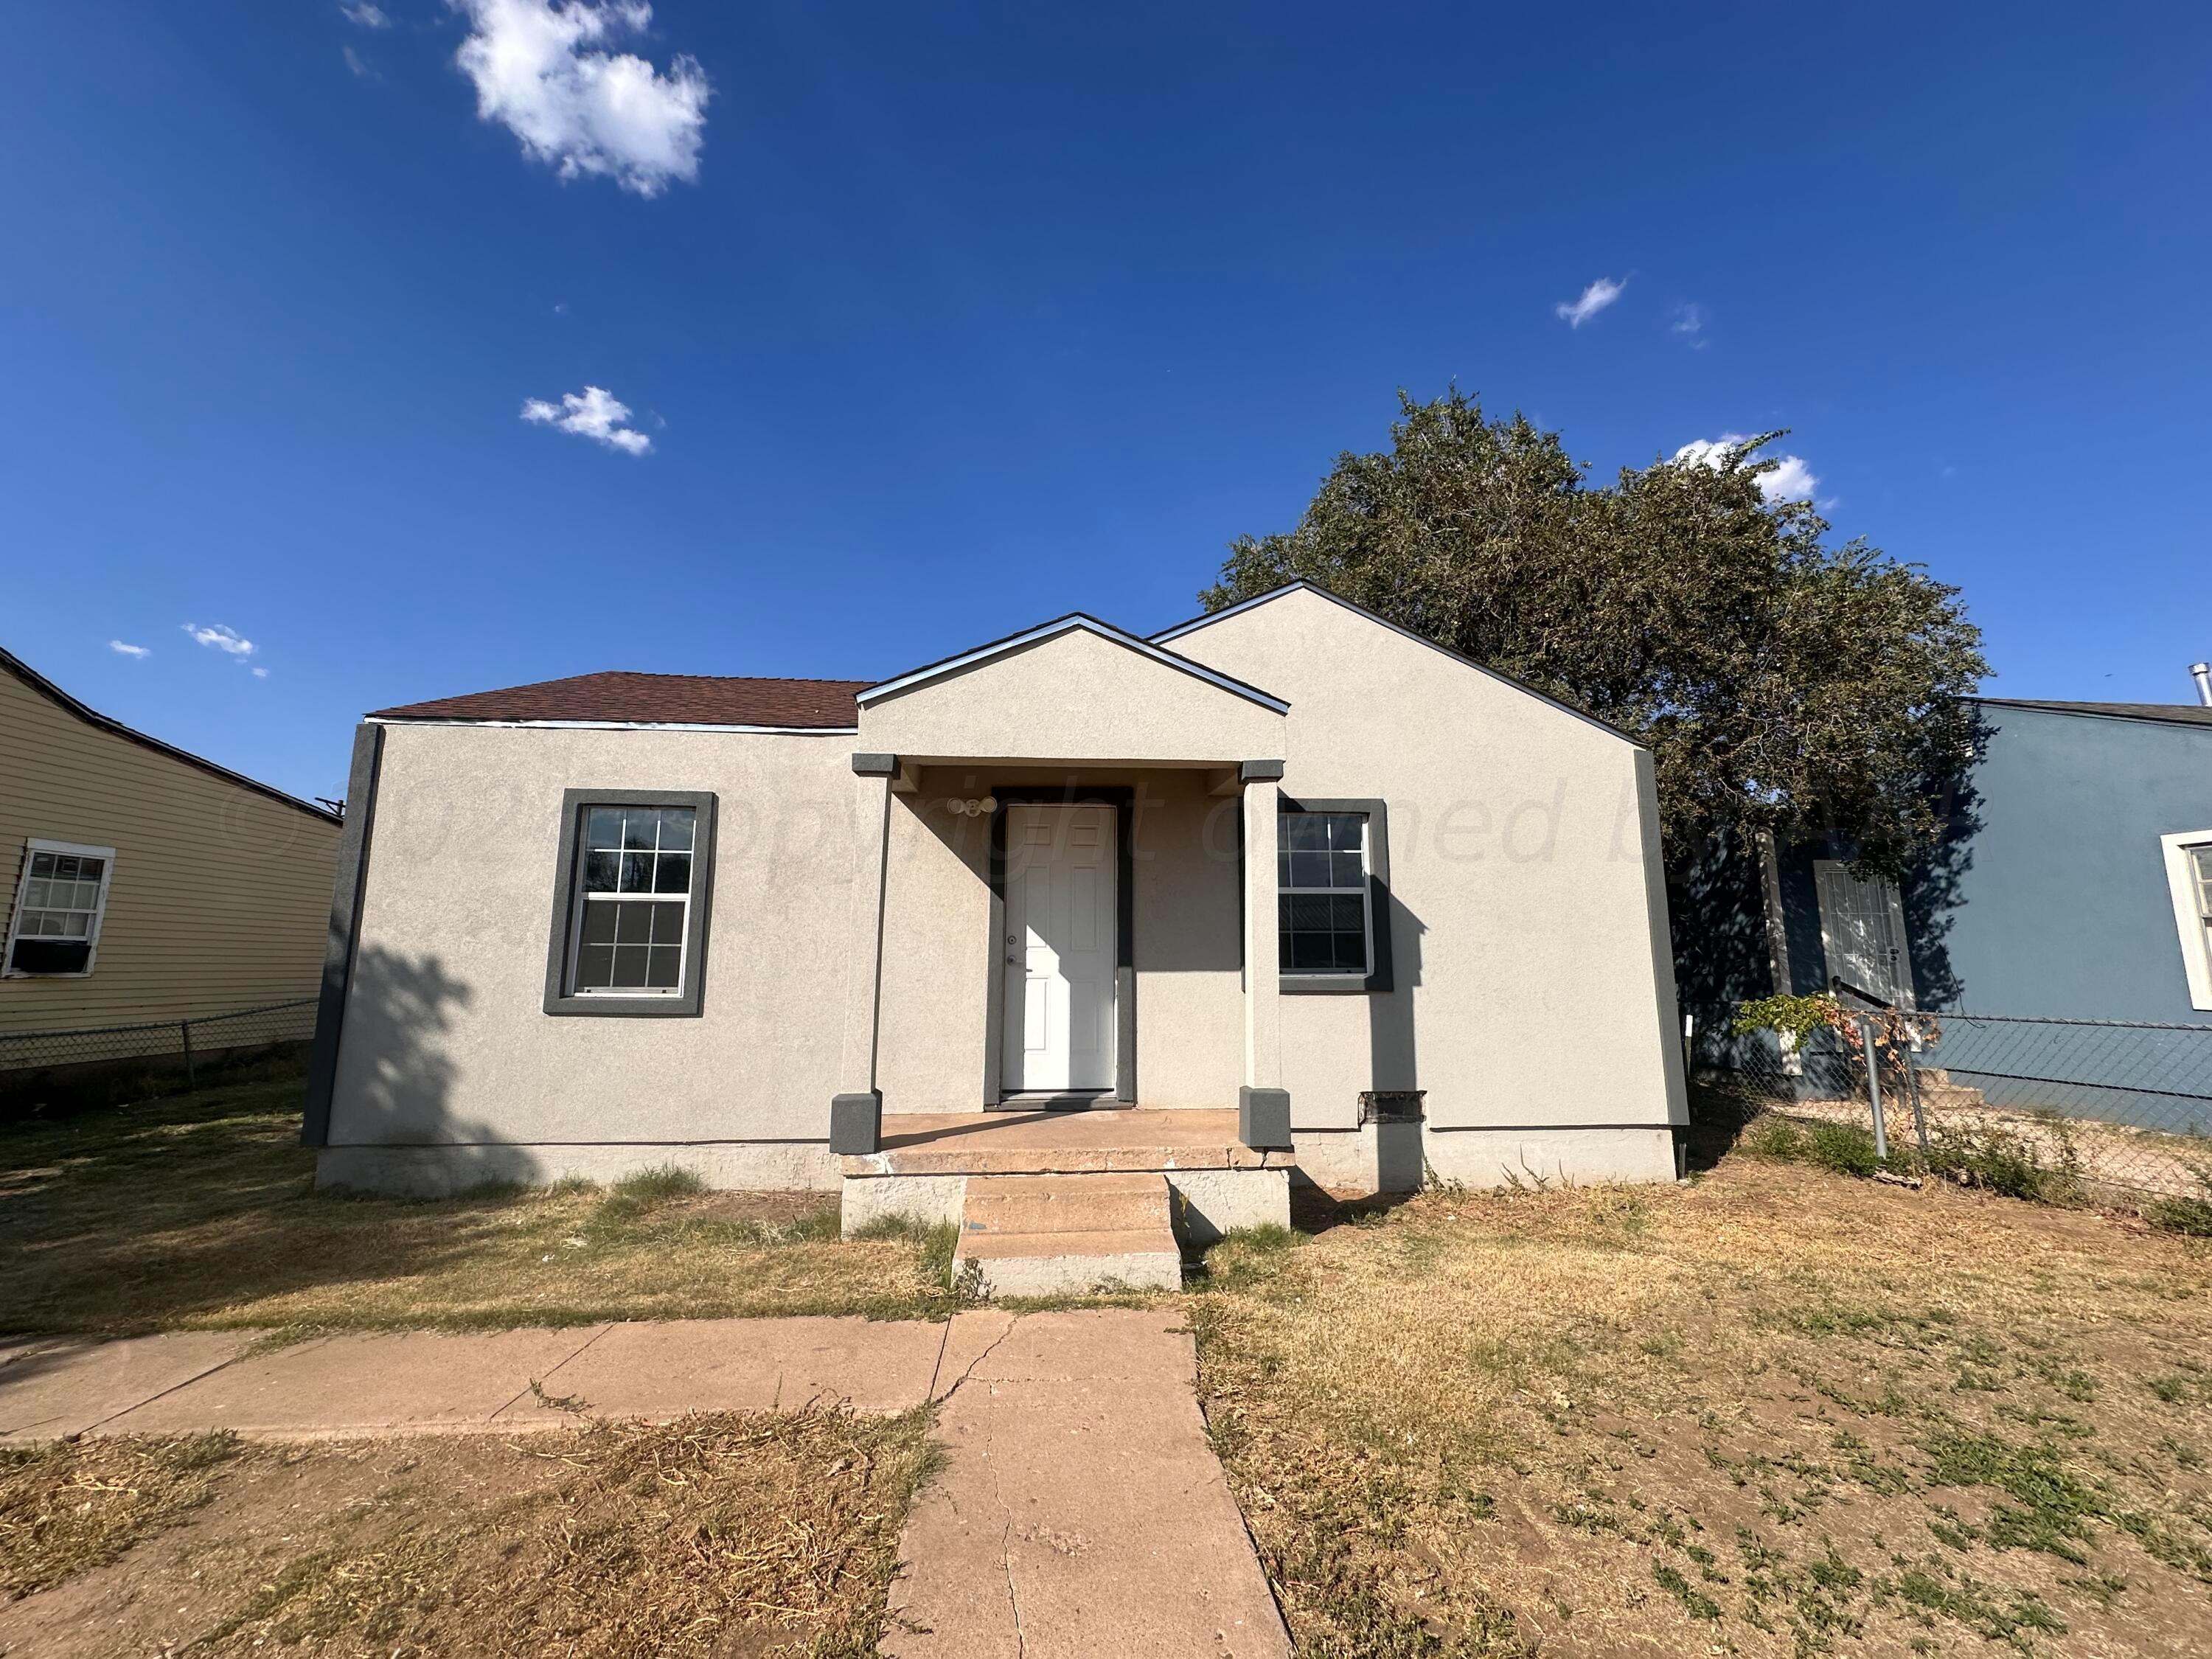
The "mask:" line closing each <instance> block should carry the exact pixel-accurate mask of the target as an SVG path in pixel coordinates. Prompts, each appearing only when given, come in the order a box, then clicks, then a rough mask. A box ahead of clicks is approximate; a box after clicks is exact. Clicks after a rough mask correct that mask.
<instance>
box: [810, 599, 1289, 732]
mask: <svg viewBox="0 0 2212 1659" xmlns="http://www.w3.org/2000/svg"><path fill="white" fill-rule="evenodd" d="M1077 631H1081V632H1084V633H1088V634H1093V635H1097V637H1098V638H1100V639H1102V640H1105V641H1108V642H1109V643H1110V644H1114V645H1118V646H1121V647H1123V648H1125V649H1127V650H1130V651H1133V652H1135V653H1137V654H1138V655H1139V656H1140V657H1146V658H1148V659H1151V660H1152V661H1153V662H1157V663H1158V664H1160V665H1162V666H1163V667H1166V668H1172V669H1174V670H1175V671H1176V672H1178V673H1182V674H1188V675H1189V676H1191V677H1192V678H1194V679H1200V680H1203V681H1205V682H1206V684H1209V685H1211V686H1212V687H1214V688H1215V689H1216V690H1222V691H1226V692H1228V693H1229V694H1230V695H1231V696H1238V697H1243V698H1245V699H1246V700H1248V701H1249V702H1256V703H1258V704H1259V705H1260V706H1261V708H1266V709H1267V710H1269V711H1270V712H1271V713H1273V714H1288V713H1290V710H1291V706H1290V704H1288V703H1287V702H1284V701H1283V700H1282V699H1281V698H1280V697H1278V696H1273V695H1272V694H1271V693H1269V692H1266V691H1262V690H1261V689H1260V688H1259V687H1258V686H1256V685H1252V684H1248V683H1246V682H1245V681H1243V680H1240V679H1236V678H1231V676H1229V675H1227V674H1225V673H1223V672H1221V671H1220V670H1218V669H1215V668H1208V667H1207V666H1206V665H1205V664H1204V663H1202V662H1194V661H1193V660H1192V659H1190V658H1188V657H1186V656H1182V655H1181V654H1180V653H1176V652H1173V651H1169V650H1166V649H1164V648H1163V647H1160V646H1158V645H1157V644H1155V643H1154V642H1153V641H1151V640H1147V639H1143V638H1140V637H1139V635H1134V634H1129V633H1125V632H1123V631H1122V630H1121V629H1118V628H1116V627H1115V626H1114V624H1113V623H1107V622H1101V621H1099V620H1098V618H1097V617H1093V616H1089V615H1086V614H1085V613H1084V612H1083V611H1069V612H1068V613H1067V615H1066V616H1065V617H1054V619H1053V620H1052V621H1050V622H1048V623H1038V624H1037V625H1036V627H1035V628H1028V629H1023V630H1022V631H1021V632H1020V633H1018V634H1009V635H1006V637H1005V638H1004V639H997V640H992V641H988V642H987V643H986V644H983V645H979V646H976V647H974V648H973V649H971V650H967V651H963V652H961V653H959V654H958V655H957V656H952V657H943V658H940V659H938V660H937V661H935V662H933V663H925V664H923V665H921V667H920V668H915V669H911V670H909V671H907V672H906V673H903V674H901V675H899V676H898V677H897V678H895V679H888V680H884V681H883V682H881V683H880V684H875V685H872V686H870V687H868V688H867V689H866V690H864V691H862V692H860V694H859V695H857V696H855V697H854V699H853V701H854V702H856V703H858V704H859V705H860V707H861V708H866V707H867V706H868V705H869V704H870V703H872V702H877V701H878V700H879V699H881V698H884V697H891V696H899V695H900V694H902V693H903V692H906V691H910V690H915V689H916V688H917V687H920V686H923V685H927V684H929V683H930V682H931V681H933V680H937V679H941V678H944V677H945V675H947V674H953V673H957V672H959V671H961V670H963V669H965V668H969V667H973V666H975V665H977V664H980V663H985V662H988V661H990V660H992V659H994V658H997V657H1003V656H1006V655H1007V654H1008V653H1012V652H1015V651H1020V650H1024V649H1025V648H1027V647H1030V646H1032V645H1042V643H1044V642H1045V641H1047V640H1054V639H1058V638H1059V637H1060V635H1063V634H1068V633H1073V632H1077Z"/></svg>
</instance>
